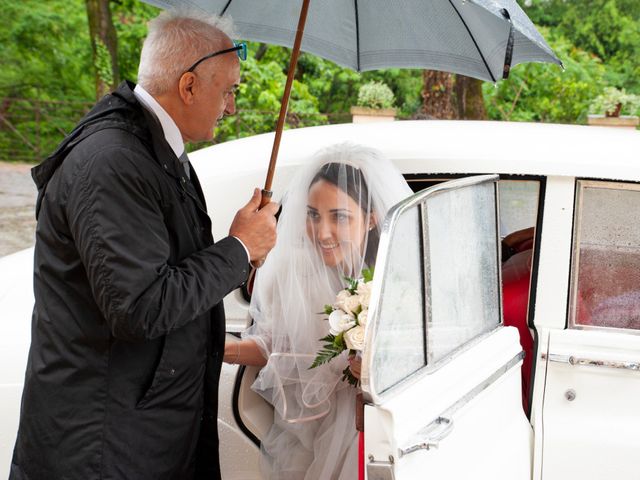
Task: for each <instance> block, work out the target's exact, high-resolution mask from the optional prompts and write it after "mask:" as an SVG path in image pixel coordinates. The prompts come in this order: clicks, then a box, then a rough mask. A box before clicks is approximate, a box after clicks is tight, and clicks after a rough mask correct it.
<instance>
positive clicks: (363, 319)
mask: <svg viewBox="0 0 640 480" xmlns="http://www.w3.org/2000/svg"><path fill="white" fill-rule="evenodd" d="M368 316H369V310H367V309H366V308H365V309H364V310H362V311H361V312H360V313H359V314H358V323H359V324H360V325H362V326H363V327H365V326H366V325H367V319H368Z"/></svg>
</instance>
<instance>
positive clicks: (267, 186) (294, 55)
mask: <svg viewBox="0 0 640 480" xmlns="http://www.w3.org/2000/svg"><path fill="white" fill-rule="evenodd" d="M309 2H310V0H303V1H302V8H301V10H300V18H299V19H298V30H297V32H296V38H295V42H294V44H293V51H292V52H291V60H290V62H289V71H288V72H287V83H286V84H285V87H284V94H283V95H282V102H281V104H280V115H279V116H278V123H277V124H276V135H275V138H274V139H273V149H272V150H271V159H270V160H269V170H268V171H267V178H266V179H265V182H264V189H263V190H262V201H261V203H260V208H262V207H264V206H265V205H266V204H267V203H269V202H270V201H271V195H273V192H272V191H271V184H272V183H273V175H274V173H275V169H276V161H277V160H278V150H279V149H280V139H281V138H282V129H283V128H284V122H285V120H286V118H287V108H288V107H289V97H290V96H291V86H292V85H293V76H294V75H295V73H296V66H297V65H298V56H299V55H300V44H301V43H302V35H303V33H304V26H305V23H306V21H307V12H308V10H309Z"/></svg>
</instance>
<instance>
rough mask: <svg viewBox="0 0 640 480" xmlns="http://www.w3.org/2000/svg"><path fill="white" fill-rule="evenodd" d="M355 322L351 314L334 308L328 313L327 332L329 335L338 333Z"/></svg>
mask: <svg viewBox="0 0 640 480" xmlns="http://www.w3.org/2000/svg"><path fill="white" fill-rule="evenodd" d="M355 324H356V319H355V317H354V316H353V315H350V314H348V313H344V312H343V311H342V310H334V311H333V312H331V315H329V332H330V333H331V335H339V334H340V333H342V332H344V331H345V330H348V329H350V328H351V327H353V326H354V325H355Z"/></svg>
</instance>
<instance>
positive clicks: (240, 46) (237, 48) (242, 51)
mask: <svg viewBox="0 0 640 480" xmlns="http://www.w3.org/2000/svg"><path fill="white" fill-rule="evenodd" d="M233 45H234V46H233V47H231V48H225V49H224V50H218V51H217V52H213V53H209V54H208V55H205V56H204V57H202V58H201V59H199V60H198V61H196V63H194V64H193V65H191V67H189V69H188V70H186V71H185V72H184V73H187V72H193V71H194V70H195V68H196V67H197V66H198V65H200V64H201V63H202V62H204V61H205V60H207V59H209V58H213V57H216V56H218V55H222V54H223V53H229V52H237V53H238V58H239V59H240V60H246V59H247V44H246V43H245V42H233Z"/></svg>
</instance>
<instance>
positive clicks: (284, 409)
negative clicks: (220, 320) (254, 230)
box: [224, 144, 411, 480]
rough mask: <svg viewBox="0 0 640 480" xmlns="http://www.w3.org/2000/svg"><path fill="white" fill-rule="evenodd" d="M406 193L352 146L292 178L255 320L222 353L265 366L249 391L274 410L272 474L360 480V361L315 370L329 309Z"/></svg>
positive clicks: (267, 450) (343, 360) (268, 458)
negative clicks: (346, 377) (347, 375)
mask: <svg viewBox="0 0 640 480" xmlns="http://www.w3.org/2000/svg"><path fill="white" fill-rule="evenodd" d="M409 194H411V190H410V189H409V187H408V186H407V184H406V183H405V181H404V179H403V178H402V176H401V175H400V173H399V172H398V171H397V170H396V169H395V167H394V166H393V165H392V164H391V162H389V161H388V160H386V159H384V158H383V157H382V156H381V155H380V154H379V153H378V152H377V151H375V150H372V149H370V148H365V147H362V146H356V145H351V144H341V145H336V146H333V147H330V148H328V149H326V150H323V151H321V152H319V153H318V154H316V156H315V158H314V159H313V160H312V161H311V162H310V163H309V164H308V165H306V166H305V167H304V168H302V170H301V171H300V172H299V173H298V175H297V176H296V177H295V178H294V180H293V181H292V182H291V187H290V188H289V190H288V191H287V192H286V194H285V196H284V198H283V208H282V214H281V216H280V219H279V223H278V242H277V244H276V246H275V248H274V249H273V250H272V252H271V254H270V255H269V257H268V258H267V261H266V262H265V264H264V266H263V267H262V268H260V270H259V271H258V273H257V276H256V280H255V288H254V292H253V296H252V300H251V306H250V313H251V315H252V318H253V320H254V324H253V325H252V326H251V327H250V328H249V329H247V331H246V332H245V333H244V334H243V339H242V340H241V341H237V342H228V343H227V344H226V345H225V354H224V360H225V361H226V362H228V363H239V364H243V365H257V366H264V368H262V370H261V371H260V374H259V375H258V377H257V379H256V380H255V382H254V384H253V386H252V389H253V390H254V391H256V392H257V393H259V394H260V395H262V396H263V397H264V398H265V399H266V400H267V401H268V402H269V403H271V404H272V405H273V406H274V410H275V413H274V423H273V425H272V427H271V429H270V430H269V432H268V434H267V435H266V438H263V439H262V460H261V469H262V470H263V474H264V476H265V478H269V479H287V480H289V479H292V480H294V479H295V480H298V479H305V480H318V479H323V480H324V479H348V480H353V479H354V478H357V475H358V467H357V461H358V447H357V431H356V429H355V396H356V393H357V389H356V388H354V387H352V386H351V385H349V384H348V383H347V382H343V381H341V378H342V371H343V369H345V367H346V366H347V365H350V366H351V369H352V371H353V372H354V374H356V375H359V370H360V365H359V360H358V359H355V358H348V357H347V355H346V352H344V353H343V354H342V355H341V356H339V357H337V358H334V359H333V360H332V361H331V362H329V363H328V364H324V365H321V366H319V367H317V368H313V369H310V368H309V366H310V365H311V363H312V361H313V359H314V358H315V355H316V353H317V352H318V350H319V349H320V346H321V342H320V341H319V339H321V338H322V337H324V336H326V335H327V334H328V332H329V326H328V323H327V321H326V315H324V314H323V310H324V306H325V305H326V304H332V303H334V302H335V299H336V294H337V293H338V292H339V291H340V290H342V289H343V288H345V286H346V281H345V277H352V278H358V277H359V276H360V275H361V272H362V270H363V269H365V268H372V267H373V266H374V263H375V256H376V252H377V249H378V241H379V238H380V227H381V222H382V221H383V220H384V217H385V214H386V212H387V210H388V209H389V208H390V207H391V206H392V205H394V204H395V203H397V202H398V201H400V200H402V199H403V198H405V197H407V196H408V195H409Z"/></svg>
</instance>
